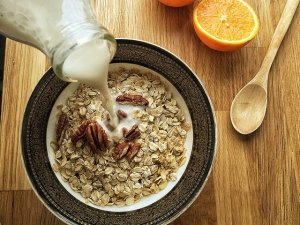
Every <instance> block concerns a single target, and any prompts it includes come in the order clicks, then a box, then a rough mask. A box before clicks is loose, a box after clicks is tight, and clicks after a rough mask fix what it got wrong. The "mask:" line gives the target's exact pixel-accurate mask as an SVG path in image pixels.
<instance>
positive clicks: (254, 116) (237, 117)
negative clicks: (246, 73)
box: [230, 83, 267, 134]
mask: <svg viewBox="0 0 300 225" xmlns="http://www.w3.org/2000/svg"><path fill="white" fill-rule="evenodd" d="M266 109H267V92H266V90H265V89H264V88H263V87H262V86H260V85H258V84H255V83H249V84H248V85H246V86H245V87H244V88H243V89H241V90H240V92H239V93H238V94H237V95H236V97H235V99H234V100H233V102H232V105H231V109H230V118H231V121H232V125H233V127H234V128H235V129H236V130H237V131H238V132H239V133H241V134H250V133H252V132H253V131H255V130H256V129H257V128H258V127H259V126H260V125H261V123H262V121H263V119H264V117H265V113H266Z"/></svg>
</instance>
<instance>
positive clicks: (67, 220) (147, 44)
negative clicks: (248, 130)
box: [21, 38, 218, 224]
mask: <svg viewBox="0 0 300 225" xmlns="http://www.w3.org/2000/svg"><path fill="white" fill-rule="evenodd" d="M117 42H118V44H119V43H126V42H128V43H131V44H135V45H141V46H145V47H146V48H147V47H148V48H151V49H153V50H155V51H158V52H160V53H161V54H164V55H166V56H167V57H168V58H170V59H171V60H174V61H175V62H176V63H177V64H178V65H180V67H182V68H184V70H186V71H187V72H188V74H189V75H192V79H194V81H195V82H197V83H198V85H199V87H200V89H201V92H203V97H204V100H205V101H206V103H207V104H208V106H209V108H210V112H209V113H210V118H211V119H212V121H211V123H212V124H211V125H212V129H213V134H214V135H213V137H212V138H213V140H212V145H213V146H212V149H211V151H212V155H211V156H210V158H209V163H208V165H209V166H208V168H206V169H205V179H204V180H203V181H202V184H201V185H200V187H199V188H198V189H197V190H196V192H194V193H193V196H192V197H191V198H190V199H189V200H188V201H187V202H186V203H185V204H184V205H183V207H181V208H179V209H178V210H176V212H175V213H173V215H171V216H169V217H168V218H164V219H163V220H161V221H158V223H152V222H151V221H150V222H147V223H144V224H168V223H170V222H172V221H174V220H175V219H176V218H178V217H179V216H180V215H181V214H182V213H184V212H185V211H186V210H187V209H188V208H189V207H190V206H191V205H192V203H193V202H194V201H195V200H196V199H197V197H198V196H199V194H200V193H201V191H202V190H203V188H204V186H205V184H206V182H207V180H208V178H209V177H210V174H211V171H212V168H213V166H214V164H215V159H216V153H217V140H218V138H217V135H218V132H217V123H216V116H215V111H214V107H213V104H212V101H211V99H210V97H209V95H208V94H207V91H206V89H205V87H204V86H203V84H202V82H201V80H200V79H199V78H198V76H197V75H196V74H195V73H194V72H193V70H192V69H191V68H190V67H189V66H188V65H187V64H186V63H184V62H183V61H182V60H181V59H180V58H178V57H177V56H176V55H174V54H173V53H171V52H170V51H168V50H166V49H165V48H162V47H160V46H158V45H156V44H153V43H150V42H147V41H142V40H138V39H129V38H117ZM113 62H115V63H122V62H124V63H130V62H128V61H122V60H121V61H119V60H116V59H113ZM138 65H141V66H146V67H147V65H144V64H138ZM151 69H152V68H151ZM49 73H53V71H52V69H51V68H50V69H49V70H48V71H47V72H46V73H45V74H44V76H43V77H42V78H41V80H40V81H39V83H38V84H37V86H36V88H35V89H34V91H33V92H32V94H31V96H30V98H29V100H28V103H27V107H26V110H25V113H24V118H23V124H22V129H21V146H22V154H21V156H22V163H23V166H24V169H25V173H26V176H27V178H28V180H29V183H30V185H31V186H32V189H33V191H34V192H35V194H36V195H37V197H38V198H39V200H40V201H41V202H42V203H43V204H44V206H45V207H46V208H47V209H48V210H49V211H50V212H52V213H53V214H54V215H55V216H56V217H57V218H59V219H60V220H61V221H63V222H65V223H68V224H79V223H76V222H75V221H74V220H71V219H70V218H67V217H66V216H65V215H62V213H61V212H60V211H59V210H57V209H56V208H54V207H53V205H51V206H50V205H48V204H49V202H47V200H45V199H44V198H43V197H42V196H41V195H43V193H41V190H40V189H39V187H38V186H37V184H36V181H35V180H34V179H33V178H32V177H31V176H29V171H28V168H27V166H28V165H27V164H28V162H26V161H25V157H24V154H25V146H24V145H25V144H24V143H25V142H24V141H25V139H26V128H27V127H26V126H25V125H26V124H27V123H28V114H29V113H30V107H31V106H32V104H33V103H34V100H35V97H36V95H37V94H38V92H39V87H40V86H41V85H42V84H43V83H44V82H45V80H46V79H47V76H48V75H49ZM158 73H160V72H159V71H158ZM50 75H51V74H50ZM166 79H167V78H166ZM183 98H184V99H185V96H183ZM45 139H46V137H45ZM45 148H46V146H45ZM53 173H54V172H53ZM172 191H173V190H172ZM172 191H171V192H172ZM146 208H147V207H146ZM97 224H99V223H97Z"/></svg>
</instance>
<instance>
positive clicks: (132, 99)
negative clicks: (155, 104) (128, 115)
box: [116, 94, 149, 106]
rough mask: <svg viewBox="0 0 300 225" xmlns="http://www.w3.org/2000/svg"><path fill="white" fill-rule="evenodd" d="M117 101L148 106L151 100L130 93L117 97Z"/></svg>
mask: <svg viewBox="0 0 300 225" xmlns="http://www.w3.org/2000/svg"><path fill="white" fill-rule="evenodd" d="M116 101H117V102H119V103H120V104H127V105H139V106H147V105H149V102H148V100H147V99H145V98H144V97H143V96H141V95H129V94H123V95H119V96H118V97H117V98H116Z"/></svg>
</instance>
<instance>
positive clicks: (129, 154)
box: [127, 142, 142, 160]
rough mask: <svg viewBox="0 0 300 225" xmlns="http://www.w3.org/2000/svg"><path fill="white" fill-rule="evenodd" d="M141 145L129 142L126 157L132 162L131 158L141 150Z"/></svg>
mask: <svg viewBox="0 0 300 225" xmlns="http://www.w3.org/2000/svg"><path fill="white" fill-rule="evenodd" d="M141 146H142V145H141V144H140V143H132V142H130V148H129V150H128V152H127V157H128V158H129V159H130V160H132V159H133V157H134V156H135V155H136V154H137V153H138V151H139V150H140V148H141Z"/></svg>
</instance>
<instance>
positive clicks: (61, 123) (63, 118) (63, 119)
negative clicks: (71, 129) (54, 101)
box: [56, 112, 69, 143]
mask: <svg viewBox="0 0 300 225" xmlns="http://www.w3.org/2000/svg"><path fill="white" fill-rule="evenodd" d="M68 123H69V121H68V115H67V114H66V113H64V112H63V113H61V114H60V116H59V118H58V121H57V126H56V141H57V143H59V142H60V139H61V137H62V134H63V131H64V130H65V127H66V126H67V124H68Z"/></svg>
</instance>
